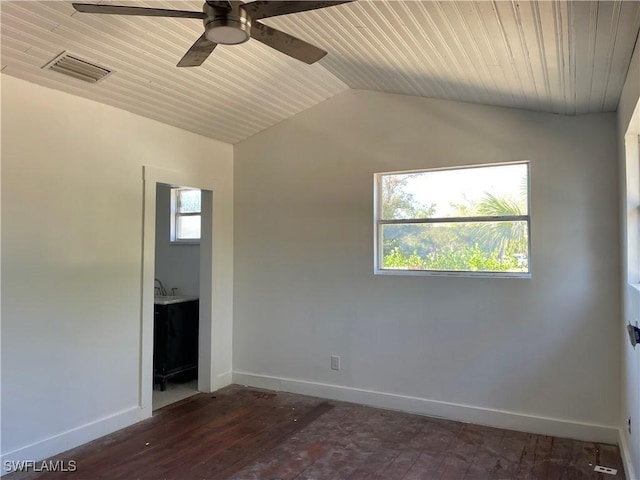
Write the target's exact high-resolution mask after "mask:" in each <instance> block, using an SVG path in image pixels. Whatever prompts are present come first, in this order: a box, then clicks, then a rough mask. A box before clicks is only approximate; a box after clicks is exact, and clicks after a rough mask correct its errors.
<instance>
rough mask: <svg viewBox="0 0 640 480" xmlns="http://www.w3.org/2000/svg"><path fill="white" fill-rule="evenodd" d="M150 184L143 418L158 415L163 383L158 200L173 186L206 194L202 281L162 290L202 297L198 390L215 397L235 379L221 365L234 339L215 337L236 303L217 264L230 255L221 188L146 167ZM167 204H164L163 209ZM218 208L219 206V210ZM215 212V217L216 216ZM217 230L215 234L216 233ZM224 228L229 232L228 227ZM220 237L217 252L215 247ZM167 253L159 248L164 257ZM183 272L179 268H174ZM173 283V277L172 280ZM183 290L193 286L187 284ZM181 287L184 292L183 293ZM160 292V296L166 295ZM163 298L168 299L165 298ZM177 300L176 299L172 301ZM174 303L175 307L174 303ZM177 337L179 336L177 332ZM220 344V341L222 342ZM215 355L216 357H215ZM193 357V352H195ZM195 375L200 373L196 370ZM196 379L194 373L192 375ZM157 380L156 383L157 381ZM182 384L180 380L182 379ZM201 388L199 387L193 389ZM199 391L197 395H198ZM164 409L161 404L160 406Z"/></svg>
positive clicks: (146, 219) (144, 295) (146, 190)
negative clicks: (157, 335)
mask: <svg viewBox="0 0 640 480" xmlns="http://www.w3.org/2000/svg"><path fill="white" fill-rule="evenodd" d="M143 181H144V205H143V252H142V279H141V280H142V283H141V295H142V309H141V325H140V363H139V368H140V377H139V378H140V383H139V395H138V398H139V406H140V409H141V412H140V413H141V418H147V417H150V416H151V415H152V412H153V410H154V405H153V396H154V395H153V393H154V391H155V390H154V384H155V385H156V386H157V385H158V380H159V379H158V378H157V377H155V375H154V368H153V360H154V358H153V357H154V348H153V347H154V318H155V313H156V295H155V294H156V292H158V290H156V287H160V285H159V284H157V283H156V282H155V279H156V278H157V277H158V275H157V273H158V274H159V275H160V276H161V275H162V270H158V272H156V217H157V212H156V203H157V202H156V195H157V193H158V191H159V190H162V189H163V188H166V187H168V188H169V189H170V188H176V187H180V186H189V187H191V188H194V189H200V192H201V199H200V201H201V216H200V217H201V226H200V229H201V232H200V245H199V261H198V262H197V264H198V266H197V267H194V268H193V270H196V271H197V273H196V275H197V276H198V277H199V278H198V281H197V282H198V286H197V287H196V286H195V283H193V282H192V283H191V284H190V286H189V287H186V286H182V287H181V285H178V284H175V285H174V284H172V283H171V282H170V281H169V280H167V283H165V281H164V280H161V281H162V289H161V291H162V290H164V292H166V293H167V295H164V296H165V297H175V296H180V295H182V294H185V295H184V296H188V295H186V294H192V293H193V292H197V294H196V295H191V296H193V297H195V296H197V300H198V309H197V310H198V313H197V317H198V321H197V391H199V392H211V391H212V390H214V389H215V388H220V387H221V386H224V385H227V384H228V383H230V379H229V378H228V377H230V374H228V373H227V371H226V370H227V368H225V367H226V365H225V364H223V363H221V362H220V358H219V357H221V358H222V359H226V357H227V356H228V355H227V352H228V351H230V345H229V343H230V336H229V335H224V334H223V335H217V336H214V335H213V332H214V330H216V331H220V329H222V328H224V327H226V326H227V325H228V324H229V323H230V315H229V311H230V306H229V305H230V302H231V295H228V292H227V291H226V289H225V288H224V287H225V283H224V281H225V279H226V278H228V276H229V272H228V271H227V270H228V268H226V266H225V265H224V263H222V264H221V262H220V261H217V268H216V271H217V274H216V276H215V277H214V275H213V268H214V266H213V265H214V259H216V260H218V259H220V258H226V257H227V255H226V251H225V248H224V246H223V244H222V242H221V240H222V239H223V238H224V234H225V232H226V231H227V230H226V228H228V227H227V223H228V222H227V221H226V220H225V217H224V216H223V215H222V214H223V213H224V209H221V207H223V204H222V203H220V202H218V203H217V204H214V191H216V190H217V189H218V188H219V187H218V186H217V184H216V183H215V181H212V180H207V179H203V178H201V177H198V176H194V175H189V174H185V173H183V172H176V171H170V170H163V169H159V168H155V167H149V166H145V167H144V169H143ZM162 202H163V199H162V198H160V199H159V203H160V204H162ZM214 205H217V207H215V208H214ZM214 211H215V214H214ZM214 225H215V227H216V228H215V233H214ZM222 225H224V226H225V227H222ZM214 237H215V238H216V242H215V244H216V247H215V248H214ZM161 251H162V249H159V254H160V255H161V254H162V253H161ZM174 268H177V267H174ZM167 278H168V277H167ZM183 285H187V283H184V284H183ZM172 287H175V288H177V290H174V292H173V293H174V295H171V288H172ZM181 288H182V289H184V290H183V291H181ZM161 291H160V292H158V293H161ZM160 296H163V295H160ZM169 300H171V299H169ZM169 303H171V302H169ZM174 333H175V332H174ZM216 339H217V340H216ZM214 351H215V352H216V357H215V358H214V355H213V353H214ZM191 353H193V352H192V351H191ZM194 370H195V369H194ZM191 373H192V374H193V371H192V372H191ZM154 377H155V378H154ZM176 380H177V379H176ZM192 386H194V387H195V383H193V384H192ZM192 391H193V392H195V390H192ZM157 406H158V405H156V407H157Z"/></svg>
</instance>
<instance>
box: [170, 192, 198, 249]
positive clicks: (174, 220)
mask: <svg viewBox="0 0 640 480" xmlns="http://www.w3.org/2000/svg"><path fill="white" fill-rule="evenodd" d="M189 190H198V189H197V188H189V187H174V188H171V237H170V241H171V243H173V244H180V245H189V244H192V245H196V244H199V243H200V238H201V237H202V232H200V237H198V238H181V237H179V236H178V229H177V225H178V218H179V217H199V218H200V225H201V226H202V204H200V211H198V212H188V213H182V212H179V211H178V202H179V198H178V197H179V196H180V192H181V191H189ZM201 194H202V192H201ZM201 202H202V198H201Z"/></svg>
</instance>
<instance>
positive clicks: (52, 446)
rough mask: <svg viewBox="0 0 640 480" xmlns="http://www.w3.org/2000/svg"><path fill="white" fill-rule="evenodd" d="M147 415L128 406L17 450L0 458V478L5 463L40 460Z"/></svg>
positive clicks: (138, 408) (141, 410)
mask: <svg viewBox="0 0 640 480" xmlns="http://www.w3.org/2000/svg"><path fill="white" fill-rule="evenodd" d="M148 416H149V415H148V413H145V410H143V409H141V408H140V407H138V406H136V407H132V408H130V409H127V410H123V411H122V412H118V413H116V414H114V415H110V416H108V417H105V418H101V419H100V420H96V421H95V422H91V423H87V424H85V425H82V426H80V427H76V428H73V429H71V430H67V431H66V432H62V433H59V434H57V435H53V436H51V437H49V438H45V439H44V440H40V441H38V442H34V443H32V444H30V445H25V446H23V447H20V448H17V449H15V450H12V451H10V452H6V453H5V452H3V453H2V455H0V461H1V463H2V468H1V469H0V475H4V474H5V473H7V463H9V464H10V462H20V461H35V462H37V461H40V460H44V459H46V458H49V457H52V456H53V455H58V454H59V453H62V452H66V451H67V450H70V449H72V448H75V447H78V446H80V445H83V444H85V443H87V442H90V441H92V440H95V439H96V438H100V437H102V436H104V435H107V434H109V433H112V432H115V431H116V430H120V429H121V428H124V427H128V426H129V425H133V424H134V423H136V422H139V421H140V420H144V418H146V417H148Z"/></svg>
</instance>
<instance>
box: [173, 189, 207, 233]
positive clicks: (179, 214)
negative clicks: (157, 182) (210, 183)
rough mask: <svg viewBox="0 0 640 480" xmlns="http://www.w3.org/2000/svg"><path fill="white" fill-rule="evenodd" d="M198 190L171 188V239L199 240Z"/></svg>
mask: <svg viewBox="0 0 640 480" xmlns="http://www.w3.org/2000/svg"><path fill="white" fill-rule="evenodd" d="M200 213H201V212H200V190H198V189H196V188H172V189H171V241H172V242H175V243H197V242H198V241H199V240H200Z"/></svg>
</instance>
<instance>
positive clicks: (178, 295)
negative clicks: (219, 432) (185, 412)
mask: <svg viewBox="0 0 640 480" xmlns="http://www.w3.org/2000/svg"><path fill="white" fill-rule="evenodd" d="M202 214H203V212H202V202H201V190H200V189H197V188H189V187H186V186H181V187H175V186H173V185H168V184H164V183H156V228H155V262H154V263H155V273H154V319H153V323H154V325H153V398H152V409H153V410H157V409H159V408H162V407H165V406H167V405H170V404H172V403H175V402H178V401H180V400H183V399H185V398H188V397H190V396H192V395H195V394H196V393H198V343H199V342H198V331H199V328H198V327H199V300H200V237H201V228H200V227H201V216H202Z"/></svg>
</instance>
